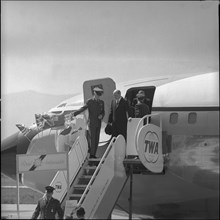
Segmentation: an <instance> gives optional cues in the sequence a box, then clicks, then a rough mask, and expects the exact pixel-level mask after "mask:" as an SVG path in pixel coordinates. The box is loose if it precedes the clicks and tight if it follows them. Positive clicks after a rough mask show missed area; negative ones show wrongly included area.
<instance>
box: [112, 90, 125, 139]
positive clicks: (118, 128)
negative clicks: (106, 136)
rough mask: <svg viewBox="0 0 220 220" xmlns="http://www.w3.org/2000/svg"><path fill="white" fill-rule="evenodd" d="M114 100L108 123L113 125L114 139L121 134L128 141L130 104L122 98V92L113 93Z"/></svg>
mask: <svg viewBox="0 0 220 220" xmlns="http://www.w3.org/2000/svg"><path fill="white" fill-rule="evenodd" d="M113 96H114V100H112V103H111V112H110V115H109V119H108V123H109V124H112V137H117V136H118V135H119V134H121V135H123V136H124V138H125V140H126V139H127V122H128V117H129V113H128V103H127V101H126V100H125V99H124V98H123V97H122V96H121V91H120V90H118V89H116V90H115V91H114V92H113Z"/></svg>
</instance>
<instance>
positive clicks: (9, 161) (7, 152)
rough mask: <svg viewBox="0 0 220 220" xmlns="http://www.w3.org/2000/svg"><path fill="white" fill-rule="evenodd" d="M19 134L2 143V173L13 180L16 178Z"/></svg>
mask: <svg viewBox="0 0 220 220" xmlns="http://www.w3.org/2000/svg"><path fill="white" fill-rule="evenodd" d="M18 134H19V132H17V133H14V134H13V135H11V136H9V137H7V138H5V139H4V140H2V141H1V172H2V173H4V174H5V175H7V176H10V177H12V178H15V177H16V154H17V145H18Z"/></svg>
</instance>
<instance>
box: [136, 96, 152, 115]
mask: <svg viewBox="0 0 220 220" xmlns="http://www.w3.org/2000/svg"><path fill="white" fill-rule="evenodd" d="M144 99H145V96H144V95H143V94H141V93H139V94H137V104H136V105H135V118H142V117H143V116H145V115H147V114H150V110H149V107H148V105H147V104H145V103H144Z"/></svg>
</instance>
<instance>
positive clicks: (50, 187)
mask: <svg viewBox="0 0 220 220" xmlns="http://www.w3.org/2000/svg"><path fill="white" fill-rule="evenodd" d="M45 189H46V191H47V192H48V193H52V192H53V191H54V190H55V188H54V187H52V186H46V187H45Z"/></svg>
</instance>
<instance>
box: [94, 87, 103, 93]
mask: <svg viewBox="0 0 220 220" xmlns="http://www.w3.org/2000/svg"><path fill="white" fill-rule="evenodd" d="M93 91H95V92H103V89H101V88H99V87H95V88H94V89H93Z"/></svg>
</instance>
